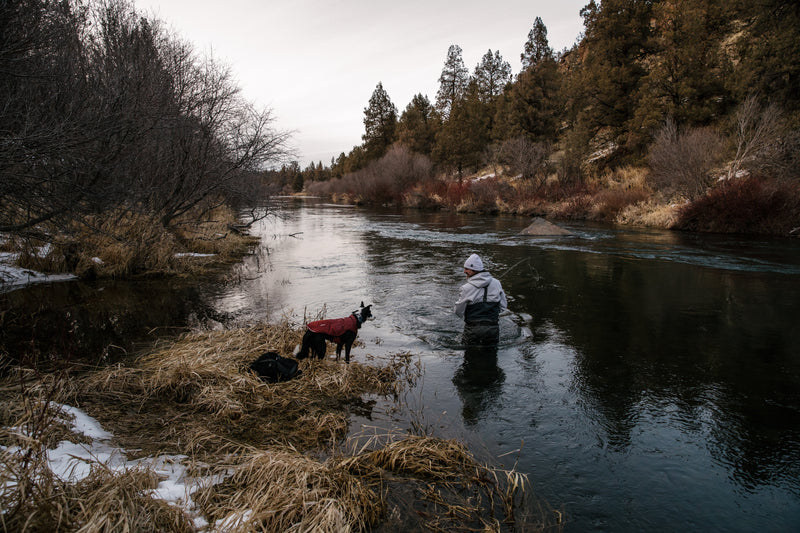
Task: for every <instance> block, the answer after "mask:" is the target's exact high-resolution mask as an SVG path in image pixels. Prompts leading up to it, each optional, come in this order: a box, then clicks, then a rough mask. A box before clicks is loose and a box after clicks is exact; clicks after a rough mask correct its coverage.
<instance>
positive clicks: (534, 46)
mask: <svg viewBox="0 0 800 533" xmlns="http://www.w3.org/2000/svg"><path fill="white" fill-rule="evenodd" d="M519 58H520V60H521V61H522V70H523V71H524V70H527V69H528V68H530V67H532V66H534V65H537V64H539V63H540V62H541V61H543V60H544V59H547V58H550V59H552V58H553V50H552V48H550V44H549V43H548V42H547V27H546V26H545V25H544V22H542V19H541V18H540V17H536V20H534V21H533V27H532V28H531V31H529V32H528V40H527V41H526V42H525V48H524V51H523V52H522V53H521V54H520V55H519Z"/></svg>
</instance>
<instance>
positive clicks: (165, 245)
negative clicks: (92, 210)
mask: <svg viewBox="0 0 800 533" xmlns="http://www.w3.org/2000/svg"><path fill="white" fill-rule="evenodd" d="M237 224H238V220H237V217H236V213H235V212H234V211H233V209H231V208H229V207H225V206H223V207H218V208H216V209H214V210H211V211H208V212H204V213H202V214H200V213H189V214H187V215H186V216H185V217H183V219H182V220H181V219H179V220H176V221H174V222H173V223H171V225H170V226H169V227H165V226H164V225H163V224H161V222H160V221H158V220H155V219H153V218H152V217H150V216H146V215H141V214H136V213H134V212H131V211H125V212H119V213H105V214H102V215H96V216H94V217H92V218H90V219H87V220H85V221H83V222H82V223H81V224H77V223H74V224H73V225H72V226H70V227H68V228H49V229H48V230H46V233H45V234H42V235H41V236H40V237H39V238H34V237H30V236H28V237H25V238H20V237H13V236H8V237H6V238H5V239H2V240H1V241H0V251H3V252H10V253H12V254H14V256H15V263H16V265H17V266H18V267H21V268H25V269H30V270H33V271H38V272H45V273H70V274H75V275H77V276H79V277H82V278H130V277H137V276H166V275H193V274H197V273H198V272H201V271H204V270H206V269H207V268H208V267H209V266H214V265H220V264H230V263H232V262H234V261H236V260H238V259H239V258H241V256H242V255H243V254H244V253H246V252H247V251H248V250H249V249H250V248H251V247H252V246H253V245H254V244H256V242H257V240H256V239H255V238H253V237H250V236H248V235H246V234H244V233H242V232H241V231H239V230H238V229H237Z"/></svg>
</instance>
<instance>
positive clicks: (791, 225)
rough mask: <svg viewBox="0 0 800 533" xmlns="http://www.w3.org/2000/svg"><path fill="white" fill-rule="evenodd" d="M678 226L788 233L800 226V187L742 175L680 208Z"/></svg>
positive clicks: (731, 231)
mask: <svg viewBox="0 0 800 533" xmlns="http://www.w3.org/2000/svg"><path fill="white" fill-rule="evenodd" d="M675 227H676V228H677V229H683V230H688V231H709V232H717V233H753V234H761V235H789V234H790V232H791V231H792V230H794V229H796V228H797V227H800V186H798V184H796V183H785V182H784V183H779V182H775V181H767V180H764V179H760V178H753V177H751V178H743V179H738V180H734V181H732V182H730V183H729V184H727V185H724V186H720V187H717V188H716V189H713V190H712V191H710V192H709V193H708V194H707V195H705V196H703V197H702V198H699V199H698V200H696V201H694V202H692V203H690V204H688V205H687V206H686V207H684V208H683V209H681V210H680V213H679V215H678V221H677V222H676V224H675Z"/></svg>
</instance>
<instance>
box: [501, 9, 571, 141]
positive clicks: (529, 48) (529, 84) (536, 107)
mask: <svg viewBox="0 0 800 533" xmlns="http://www.w3.org/2000/svg"><path fill="white" fill-rule="evenodd" d="M521 57H522V63H523V65H524V69H523V70H522V72H520V73H519V76H518V77H517V80H516V82H515V83H514V84H513V85H511V87H510V88H509V89H508V90H507V91H506V93H505V95H504V98H503V99H502V100H501V101H500V102H499V103H498V106H497V117H496V125H495V128H494V130H493V132H492V135H493V137H494V138H495V139H497V140H506V139H511V138H516V137H526V138H527V139H529V140H530V141H534V142H553V141H555V138H556V134H557V131H558V124H559V122H560V120H561V107H562V105H561V95H560V85H561V84H560V75H559V72H558V63H557V62H556V60H555V57H554V56H553V51H552V50H551V48H550V45H549V43H548V41H547V28H546V27H545V25H544V23H543V22H542V19H540V18H539V17H536V22H535V23H534V26H533V29H531V31H530V33H529V34H528V42H527V43H525V53H524V54H522V56H521Z"/></svg>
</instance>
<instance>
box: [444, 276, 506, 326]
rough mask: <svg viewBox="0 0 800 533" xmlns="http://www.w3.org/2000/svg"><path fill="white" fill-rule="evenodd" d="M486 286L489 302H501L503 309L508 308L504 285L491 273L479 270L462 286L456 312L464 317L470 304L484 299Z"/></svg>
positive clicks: (501, 308)
mask: <svg viewBox="0 0 800 533" xmlns="http://www.w3.org/2000/svg"><path fill="white" fill-rule="evenodd" d="M484 287H487V290H486V301H487V302H500V310H501V311H502V310H505V309H507V308H508V302H507V301H506V293H505V292H504V291H503V287H502V285H500V282H499V281H497V280H496V279H494V278H493V277H492V275H491V274H489V273H488V272H486V271H484V272H478V273H477V274H475V275H474V276H472V277H471V278H469V279H468V280H467V282H466V283H465V284H464V285H462V286H461V292H460V294H459V298H458V301H457V302H456V306H455V309H454V311H455V314H456V315H457V316H459V317H461V318H464V312H465V311H466V309H467V306H468V305H470V304H473V303H476V302H481V301H483V293H484V291H483V289H484Z"/></svg>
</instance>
